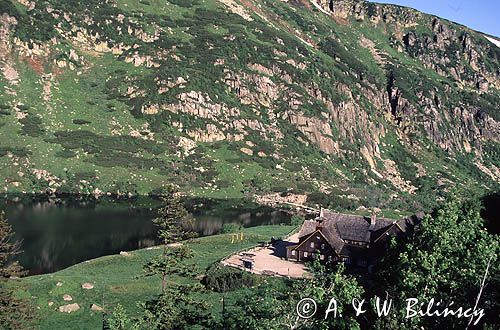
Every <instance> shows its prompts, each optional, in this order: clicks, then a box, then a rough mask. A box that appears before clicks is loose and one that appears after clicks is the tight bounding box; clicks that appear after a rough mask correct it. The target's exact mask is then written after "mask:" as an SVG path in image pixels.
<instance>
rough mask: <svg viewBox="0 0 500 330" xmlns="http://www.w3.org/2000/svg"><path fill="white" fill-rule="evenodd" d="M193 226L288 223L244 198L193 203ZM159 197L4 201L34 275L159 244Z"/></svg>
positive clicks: (203, 229) (209, 229)
mask: <svg viewBox="0 0 500 330" xmlns="http://www.w3.org/2000/svg"><path fill="white" fill-rule="evenodd" d="M187 204H188V209H189V210H190V212H191V214H192V215H193V217H194V219H195V221H194V229H195V231H196V232H198V233H199V234H200V235H201V236H207V235H213V234H216V233H218V232H219V231H220V230H221V228H222V226H223V225H224V224H226V223H236V224H240V225H242V226H244V227H251V226H257V225H263V224H279V223H287V222H289V216H288V215H287V214H285V213H283V212H280V211H276V210H273V209H270V208H266V207H259V206H256V205H251V204H248V203H243V202H241V201H235V202H228V201H224V202H213V201H211V202H208V203H207V202H203V203H202V202H189V203H187ZM158 206H159V202H158V201H154V200H146V201H144V200H143V201H141V202H138V201H112V200H111V201H110V200H107V201H99V202H95V201H91V202H80V201H78V202H75V201H66V200H59V201H58V202H57V203H55V202H54V201H50V202H49V201H28V202H26V201H23V202H12V201H7V200H0V210H1V209H3V210H4V211H5V214H6V218H7V220H8V222H9V223H10V224H11V225H12V227H13V230H14V231H15V233H16V235H15V238H16V239H18V240H22V250H23V253H22V254H20V255H19V256H18V257H17V260H19V261H20V262H21V264H22V265H23V266H24V268H25V269H26V270H28V271H29V273H30V274H31V275H35V274H44V273H51V272H54V271H57V270H60V269H63V268H66V267H69V266H71V265H74V264H76V263H79V262H82V261H85V260H89V259H92V258H97V257H100V256H104V255H109V254H116V253H119V252H120V251H130V250H134V249H140V248H145V247H149V246H153V245H155V244H157V243H158V242H157V240H156V230H157V228H156V227H155V226H154V225H153V224H152V222H151V220H152V219H153V218H154V217H155V216H156V208H157V207H158Z"/></svg>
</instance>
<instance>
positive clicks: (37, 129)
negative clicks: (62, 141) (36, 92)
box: [19, 114, 45, 137]
mask: <svg viewBox="0 0 500 330" xmlns="http://www.w3.org/2000/svg"><path fill="white" fill-rule="evenodd" d="M19 122H20V123H21V124H22V128H21V131H22V132H23V134H25V135H28V136H31V137H40V136H42V135H44V134H45V129H44V128H42V119H41V118H40V117H39V116H38V115H33V114H29V115H28V116H26V117H24V118H23V119H19Z"/></svg>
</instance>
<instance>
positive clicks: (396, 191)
mask: <svg viewBox="0 0 500 330" xmlns="http://www.w3.org/2000/svg"><path fill="white" fill-rule="evenodd" d="M0 40H1V43H0V47H1V48H0V50H1V54H2V55H1V58H0V68H1V72H2V77H1V78H0V86H1V87H2V91H1V93H0V108H1V109H0V111H1V112H0V135H1V139H0V164H1V167H0V170H1V173H2V178H3V179H2V182H1V187H0V188H2V189H3V190H4V191H5V192H32V191H33V192H41V191H48V192H51V193H54V192H56V193H57V192H71V193H94V194H103V193H109V194H111V193H113V194H114V193H120V194H122V193H130V194H136V193H141V194H142V193H151V192H158V191H159V190H161V189H162V187H164V186H165V185H166V184H167V183H169V182H173V183H175V184H177V185H179V186H180V187H181V188H182V189H184V190H185V191H187V192H190V193H193V194H198V195H203V196H218V197H221V196H241V195H254V194H257V195H270V196H271V195H274V194H275V193H279V194H281V195H282V196H285V197H286V196H292V197H291V198H292V199H294V198H295V197H293V196H304V195H307V196H309V201H310V202H312V203H314V202H321V203H330V204H332V205H333V206H337V207H340V208H355V207H372V206H382V207H391V208H403V209H405V208H406V209H410V208H414V207H415V205H419V206H425V205H428V204H432V203H433V201H434V200H435V199H436V198H435V196H436V195H439V194H440V193H441V192H443V191H447V190H450V189H452V188H453V187H454V186H456V185H457V184H460V185H464V186H466V187H468V188H469V189H473V190H478V191H484V190H490V189H498V185H499V183H500V171H499V169H498V167H499V166H500V160H499V156H498V152H499V151H500V148H499V144H498V143H499V139H500V124H499V120H500V115H499V113H498V106H499V105H500V94H499V89H500V65H499V63H500V48H499V47H498V46H497V45H495V44H494V42H493V41H495V38H494V37H492V36H485V35H483V34H481V33H478V32H476V31H473V30H471V29H468V28H467V27H464V26H461V25H458V24H455V23H453V22H449V21H446V20H444V19H441V18H438V17H434V16H431V15H427V14H424V13H420V12H418V11H415V10H413V9H409V8H404V7H398V6H391V5H381V4H375V3H370V2H365V1H353V0H338V1H335V0H334V1H329V0H328V1H327V0H310V1H309V0H289V1H270V0H220V1H217V0H207V1H201V0H182V1H181V0H170V1H168V2H158V1H153V0H150V1H127V2H121V1H111V0H108V1H96V0H91V1H73V2H72V3H71V4H68V2H66V1H61V0H50V1H44V2H33V1H19V2H17V1H9V0H1V1H0Z"/></svg>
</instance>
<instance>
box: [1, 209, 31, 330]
mask: <svg viewBox="0 0 500 330" xmlns="http://www.w3.org/2000/svg"><path fill="white" fill-rule="evenodd" d="M13 236H14V233H13V232H12V227H11V226H10V225H9V223H8V222H7V220H5V219H4V213H3V211H0V328H1V329H31V328H32V326H33V324H32V322H33V321H34V319H35V310H34V308H33V307H32V306H31V304H30V302H29V301H26V300H23V299H19V298H18V297H17V296H16V295H15V293H14V292H13V291H12V290H11V289H10V287H9V286H8V285H7V281H8V279H9V278H10V277H13V276H15V277H19V276H21V275H24V271H23V270H22V267H21V266H20V265H19V263H18V262H14V263H12V262H11V258H12V257H13V256H15V255H16V254H18V253H19V247H20V243H19V242H15V241H13Z"/></svg>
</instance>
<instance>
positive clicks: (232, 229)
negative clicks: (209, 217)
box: [220, 223, 241, 234]
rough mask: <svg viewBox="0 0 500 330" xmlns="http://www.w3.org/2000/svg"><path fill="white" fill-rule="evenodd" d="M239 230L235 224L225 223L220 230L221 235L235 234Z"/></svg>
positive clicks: (238, 226) (239, 227)
mask: <svg viewBox="0 0 500 330" xmlns="http://www.w3.org/2000/svg"><path fill="white" fill-rule="evenodd" d="M240 229H241V226H240V225H238V224H237V223H225V224H224V225H222V228H221V230H220V233H221V234H228V233H236V232H238V230H240Z"/></svg>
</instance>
